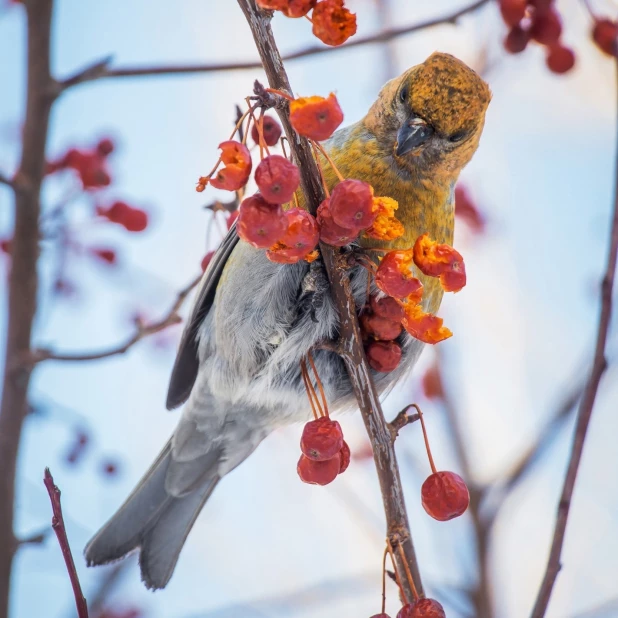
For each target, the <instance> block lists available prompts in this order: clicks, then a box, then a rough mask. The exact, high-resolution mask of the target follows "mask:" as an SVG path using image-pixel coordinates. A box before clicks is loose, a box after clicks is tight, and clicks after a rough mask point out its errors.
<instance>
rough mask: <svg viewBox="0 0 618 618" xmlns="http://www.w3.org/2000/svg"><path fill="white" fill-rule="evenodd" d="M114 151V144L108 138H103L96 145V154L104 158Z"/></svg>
mask: <svg viewBox="0 0 618 618" xmlns="http://www.w3.org/2000/svg"><path fill="white" fill-rule="evenodd" d="M113 151H114V142H113V141H112V140H111V139H109V137H106V138H103V139H102V140H101V141H100V142H99V143H98V144H97V152H98V153H99V154H100V155H101V156H102V157H106V156H107V155H109V154H111V153H112V152H113Z"/></svg>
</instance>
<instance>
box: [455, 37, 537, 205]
mask: <svg viewBox="0 0 618 618" xmlns="http://www.w3.org/2000/svg"><path fill="white" fill-rule="evenodd" d="M529 41H530V32H529V31H528V30H524V29H523V28H522V27H521V26H513V28H511V29H510V30H509V33H508V34H507V35H506V38H505V39H504V49H506V51H507V52H509V54H519V53H521V52H523V51H524V49H526V47H527V45H528V42H529ZM455 191H457V189H455ZM455 203H457V201H455Z"/></svg>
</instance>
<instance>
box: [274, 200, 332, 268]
mask: <svg viewBox="0 0 618 618" xmlns="http://www.w3.org/2000/svg"><path fill="white" fill-rule="evenodd" d="M285 218H286V220H287V231H286V233H285V234H284V235H283V236H282V237H281V238H280V239H279V240H278V241H277V242H276V243H275V244H274V245H273V246H272V247H271V248H270V250H269V251H267V252H266V257H267V258H268V259H269V260H271V261H272V262H278V263H279V264H295V263H296V262H299V261H300V260H302V259H304V258H305V257H306V256H307V254H309V253H311V252H312V251H313V250H314V249H315V247H316V245H317V244H318V240H319V237H320V235H319V231H318V223H317V221H316V220H315V217H313V215H311V214H310V213H308V212H307V211H306V210H303V209H302V208H292V209H291V210H287V211H286V212H285Z"/></svg>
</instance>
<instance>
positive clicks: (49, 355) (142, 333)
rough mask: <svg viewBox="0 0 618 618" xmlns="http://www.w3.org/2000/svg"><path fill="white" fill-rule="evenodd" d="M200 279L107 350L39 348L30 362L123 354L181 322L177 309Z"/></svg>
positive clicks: (97, 358) (89, 358)
mask: <svg viewBox="0 0 618 618" xmlns="http://www.w3.org/2000/svg"><path fill="white" fill-rule="evenodd" d="M201 280H202V275H200V276H199V277H196V278H195V279H194V280H193V281H191V283H189V285H187V286H186V287H185V288H183V289H182V290H180V292H178V296H176V300H175V301H174V304H173V305H172V306H171V307H170V309H169V311H168V312H167V314H166V315H165V316H164V317H163V318H161V319H160V320H158V321H157V322H153V323H152V324H147V325H144V326H141V325H140V326H138V328H137V331H136V332H135V334H134V335H132V336H131V337H130V338H129V339H128V340H127V341H125V342H124V343H121V344H119V345H117V346H113V347H111V348H108V349H107V350H99V351H97V352H87V353H80V352H76V353H64V352H53V351H52V350H45V349H39V350H34V351H33V353H32V362H34V363H39V362H41V361H45V360H55V361H75V362H78V361H90V360H99V359H102V358H108V357H110V356H117V355H119V354H124V353H125V352H127V351H128V350H129V349H130V348H131V347H133V346H134V345H135V344H136V343H137V342H138V341H141V340H142V339H144V338H145V337H148V336H150V335H154V334H155V333H160V332H161V331H162V330H165V329H166V328H168V327H169V326H172V325H174V324H180V322H182V318H181V317H180V316H179V315H178V311H179V309H180V307H182V304H183V302H184V301H185V299H186V298H187V296H188V295H189V293H190V292H191V290H192V289H193V288H194V287H195V286H196V285H197V284H198V283H199V282H200V281H201Z"/></svg>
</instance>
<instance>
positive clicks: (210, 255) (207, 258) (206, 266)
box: [201, 251, 215, 272]
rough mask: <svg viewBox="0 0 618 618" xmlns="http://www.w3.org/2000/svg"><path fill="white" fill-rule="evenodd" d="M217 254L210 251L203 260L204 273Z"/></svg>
mask: <svg viewBox="0 0 618 618" xmlns="http://www.w3.org/2000/svg"><path fill="white" fill-rule="evenodd" d="M214 254H215V252H214V251H209V252H208V253H207V254H206V255H205V256H204V257H203V258H202V264H201V266H202V272H205V271H206V268H208V264H210V260H212V256H213V255H214Z"/></svg>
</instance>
